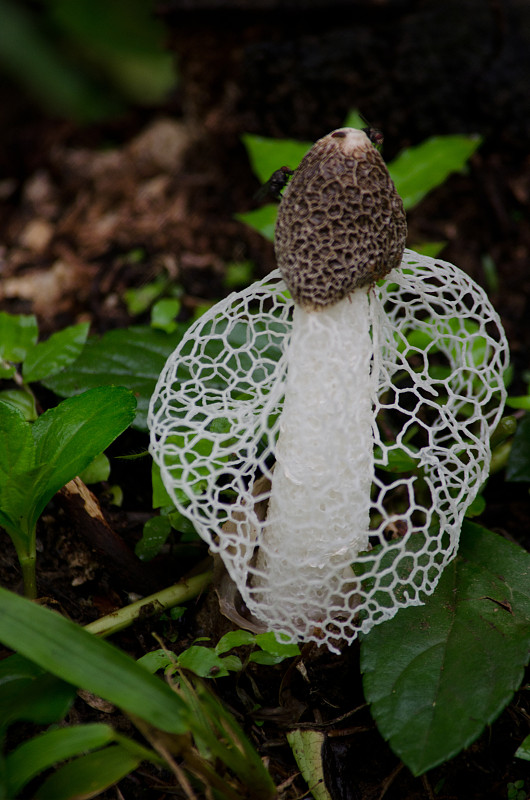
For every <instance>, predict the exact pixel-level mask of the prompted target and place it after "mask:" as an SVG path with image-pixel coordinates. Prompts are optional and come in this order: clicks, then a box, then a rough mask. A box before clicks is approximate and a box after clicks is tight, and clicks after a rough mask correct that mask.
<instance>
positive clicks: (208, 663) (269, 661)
mask: <svg viewBox="0 0 530 800" xmlns="http://www.w3.org/2000/svg"><path fill="white" fill-rule="evenodd" d="M236 647H257V648H258V650H255V651H254V652H251V653H249V654H248V655H247V657H246V659H245V662H246V663H247V662H248V663H254V664H262V665H269V666H271V665H275V664H280V663H281V662H282V661H284V660H285V659H286V658H292V657H293V656H297V655H300V649H299V647H298V645H296V644H291V643H290V642H282V640H281V638H279V637H278V636H277V635H275V634H274V633H272V632H268V633H258V634H254V633H250V632H249V631H242V630H237V631H229V632H228V633H225V635H224V636H223V637H221V639H220V640H219V641H218V643H217V644H216V645H215V647H206V646H204V645H201V644H193V645H192V646H191V647H188V648H187V649H186V650H184V651H183V652H182V653H180V655H179V656H178V657H175V656H174V654H173V653H170V652H168V651H167V650H153V651H152V652H151V653H147V654H146V655H145V656H142V658H140V660H139V662H138V663H140V664H142V665H143V666H144V667H146V669H148V670H149V671H150V672H156V671H157V670H159V669H163V670H165V672H166V674H169V675H171V674H173V673H174V672H176V671H178V670H179V669H185V670H188V671H189V672H193V673H194V674H195V675H197V676H198V677H200V678H223V677H226V676H227V675H229V673H230V672H240V671H241V670H242V669H243V662H242V661H241V659H240V658H239V656H237V655H234V654H231V655H229V652H230V650H233V649H235V648H236Z"/></svg>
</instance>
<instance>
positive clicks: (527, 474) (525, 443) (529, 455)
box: [506, 414, 530, 481]
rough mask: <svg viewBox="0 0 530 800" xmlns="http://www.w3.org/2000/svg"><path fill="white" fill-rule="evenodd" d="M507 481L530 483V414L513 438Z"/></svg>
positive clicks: (526, 415) (521, 422)
mask: <svg viewBox="0 0 530 800" xmlns="http://www.w3.org/2000/svg"><path fill="white" fill-rule="evenodd" d="M506 480H507V481H530V414H525V416H524V417H523V418H522V420H521V421H520V422H519V424H518V426H517V430H516V431H515V436H514V437H513V442H512V447H511V450H510V456H509V458H508V466H507V468H506Z"/></svg>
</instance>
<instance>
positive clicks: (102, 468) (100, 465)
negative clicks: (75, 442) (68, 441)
mask: <svg viewBox="0 0 530 800" xmlns="http://www.w3.org/2000/svg"><path fill="white" fill-rule="evenodd" d="M109 476H110V461H109V459H108V458H107V456H106V455H105V453H99V455H97V456H96V457H95V458H93V459H92V461H91V462H90V464H89V465H88V467H86V468H85V469H84V470H83V471H82V472H81V473H80V475H79V477H80V478H81V480H82V481H83V483H86V484H87V485H88V486H89V485H90V484H92V483H101V481H108V479H109Z"/></svg>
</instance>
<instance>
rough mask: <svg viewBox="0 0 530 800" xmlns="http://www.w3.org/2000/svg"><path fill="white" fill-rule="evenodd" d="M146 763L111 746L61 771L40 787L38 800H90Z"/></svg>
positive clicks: (66, 766)
mask: <svg viewBox="0 0 530 800" xmlns="http://www.w3.org/2000/svg"><path fill="white" fill-rule="evenodd" d="M143 760H144V759H143V758H142V756H141V755H139V754H136V753H133V752H131V751H130V750H128V749H127V748H125V747H123V746H122V745H119V744H111V745H110V746H109V747H105V748H104V749H103V750H98V751H96V752H95V753H89V754H88V755H85V756H80V757H79V758H76V759H75V760H73V761H70V762H69V763H68V764H65V765H64V766H63V767H60V769H58V770H57V771H56V772H54V773H53V774H52V775H50V777H49V778H48V779H47V780H45V781H44V783H43V784H42V785H41V786H39V788H38V789H37V791H36V792H35V795H34V800H90V798H92V797H97V796H98V795H99V794H101V792H103V791H104V790H105V789H108V788H109V786H112V785H113V784H114V783H117V782H118V781H119V780H121V779H122V778H124V777H125V776H126V775H128V774H129V772H132V771H133V770H135V769H136V767H137V766H138V765H139V764H140V763H141V762H142V761H143Z"/></svg>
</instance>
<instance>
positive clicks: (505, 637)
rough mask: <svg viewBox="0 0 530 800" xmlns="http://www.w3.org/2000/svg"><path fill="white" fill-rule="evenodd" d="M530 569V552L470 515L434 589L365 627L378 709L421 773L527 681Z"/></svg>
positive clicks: (388, 734)
mask: <svg viewBox="0 0 530 800" xmlns="http://www.w3.org/2000/svg"><path fill="white" fill-rule="evenodd" d="M529 578H530V555H529V554H528V553H526V552H525V551H523V550H522V549H521V548H519V547H517V546H515V545H513V544H511V543H510V542H508V541H506V540H504V539H502V538H501V537H500V536H497V535H496V534H494V533H491V531H488V530H486V529H485V528H482V527H480V526H478V525H476V524H473V523H470V522H465V523H464V527H463V530H462V538H461V545H460V550H459V553H458V556H457V558H456V559H455V560H454V561H453V562H452V563H451V564H450V565H449V566H448V567H447V568H446V569H445V571H444V573H443V575H442V577H441V579H440V581H439V583H438V586H437V588H436V590H435V592H434V594H433V595H432V596H431V597H429V598H427V600H426V601H425V604H424V605H421V606H412V607H409V608H406V609H402V610H400V611H399V612H398V614H397V615H396V616H395V617H394V619H393V620H391V621H390V622H388V623H385V624H384V625H380V626H377V627H376V628H374V629H373V630H372V631H371V632H370V633H369V634H368V635H367V636H365V637H363V639H362V644H361V669H362V672H363V676H364V677H363V683H364V691H365V696H366V699H367V700H368V702H369V703H370V704H371V711H372V715H373V717H374V719H375V721H376V723H377V726H378V728H379V730H380V732H381V734H382V735H383V736H384V738H385V739H387V740H388V741H389V744H390V746H391V747H392V749H393V750H394V751H395V752H396V753H397V755H398V756H399V757H400V758H401V759H402V760H403V761H404V763H405V764H406V765H407V766H408V767H409V769H411V770H412V772H413V773H414V774H415V775H421V774H422V773H424V772H426V771H427V770H429V769H432V768H433V767H435V766H437V765H438V764H441V763H442V762H443V761H446V760H448V759H450V758H452V757H453V756H455V755H456V754H457V753H458V752H459V751H460V750H462V749H463V748H465V747H467V746H468V745H470V744H471V743H472V742H473V741H474V740H475V739H476V738H477V737H478V736H479V735H480V734H481V733H482V731H483V730H484V727H485V726H486V725H488V724H490V723H491V722H493V720H494V719H495V718H496V717H497V716H498V715H499V714H500V712H501V711H502V710H503V708H504V707H505V706H506V705H507V704H508V703H509V702H510V700H511V699H512V697H513V694H514V692H515V691H516V690H517V689H518V687H519V686H520V683H521V680H522V678H523V674H524V667H525V665H526V664H527V663H528V658H529V647H530V590H529V587H530V581H529ZM389 654H391V655H389Z"/></svg>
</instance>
